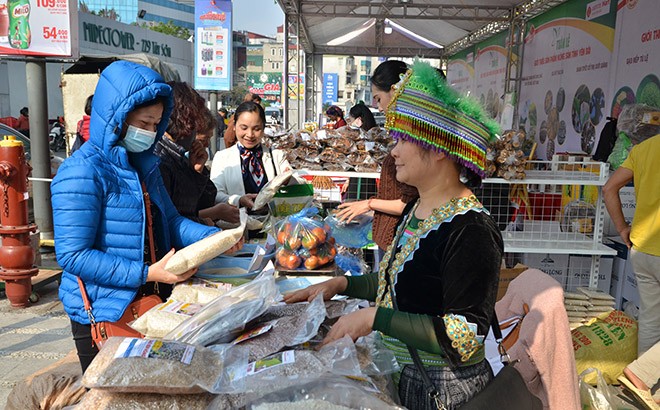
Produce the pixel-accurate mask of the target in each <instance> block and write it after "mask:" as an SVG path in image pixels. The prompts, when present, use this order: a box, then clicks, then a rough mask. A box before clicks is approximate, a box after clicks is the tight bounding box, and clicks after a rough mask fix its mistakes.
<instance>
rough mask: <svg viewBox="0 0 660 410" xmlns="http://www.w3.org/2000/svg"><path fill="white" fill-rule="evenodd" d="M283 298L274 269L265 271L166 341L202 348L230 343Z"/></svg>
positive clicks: (195, 317) (186, 323)
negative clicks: (250, 323)
mask: <svg viewBox="0 0 660 410" xmlns="http://www.w3.org/2000/svg"><path fill="white" fill-rule="evenodd" d="M280 297H281V295H280V293H279V291H278V288H277V286H276V285H275V278H274V277H273V270H269V271H268V272H267V271H264V272H262V273H261V274H260V276H258V277H257V278H256V279H254V280H253V281H252V282H248V283H246V284H244V285H241V286H237V287H235V288H233V289H232V290H231V291H229V292H227V293H226V294H224V295H222V296H220V297H219V298H217V299H216V300H214V301H213V302H211V303H209V304H208V305H206V306H204V307H203V308H202V309H200V310H199V311H198V312H197V313H195V314H194V315H193V316H191V317H190V318H189V319H187V320H185V321H184V322H182V323H181V324H180V325H179V326H177V327H176V328H175V329H173V330H172V331H171V332H170V333H168V334H167V335H165V339H166V340H176V341H180V342H186V343H194V344H200V345H203V346H208V345H210V344H212V343H228V342H230V341H232V340H234V339H235V338H236V337H237V336H238V335H239V334H240V332H242V331H243V329H244V328H245V324H246V323H248V322H249V321H251V320H252V319H254V318H256V317H257V316H259V315H261V314H262V313H264V312H265V311H266V309H267V308H268V306H270V305H272V304H273V303H274V302H275V300H277V299H279V298H280Z"/></svg>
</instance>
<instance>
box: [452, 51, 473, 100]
mask: <svg viewBox="0 0 660 410" xmlns="http://www.w3.org/2000/svg"><path fill="white" fill-rule="evenodd" d="M447 83H448V84H449V85H451V86H452V87H453V88H454V89H455V90H457V91H458V92H460V93H461V94H464V95H472V93H473V92H474V48H473V47H469V48H467V49H465V50H463V51H461V52H459V53H456V54H454V55H453V56H451V57H450V58H449V60H448V61H447Z"/></svg>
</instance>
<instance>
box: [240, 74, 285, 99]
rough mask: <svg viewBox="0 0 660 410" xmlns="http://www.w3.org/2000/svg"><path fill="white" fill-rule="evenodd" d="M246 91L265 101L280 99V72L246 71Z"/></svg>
mask: <svg viewBox="0 0 660 410" xmlns="http://www.w3.org/2000/svg"><path fill="white" fill-rule="evenodd" d="M247 87H248V91H249V92H251V93H252V94H257V95H259V96H261V98H263V99H264V100H266V101H271V102H274V101H280V98H281V95H282V73H248V74H247Z"/></svg>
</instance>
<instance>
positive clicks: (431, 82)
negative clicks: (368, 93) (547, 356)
mask: <svg viewBox="0 0 660 410" xmlns="http://www.w3.org/2000/svg"><path fill="white" fill-rule="evenodd" d="M397 87H398V88H397V92H396V94H395V96H394V98H393V99H392V101H391V102H390V103H389V107H390V108H389V109H388V110H387V113H386V116H387V122H386V124H387V125H386V127H387V128H388V131H389V133H390V135H391V136H392V138H394V139H395V140H396V141H397V143H396V146H395V147H394V149H393V150H392V153H391V155H392V156H393V157H394V162H395V164H396V179H397V180H398V181H400V182H405V183H407V184H410V185H412V186H414V187H416V188H417V190H418V192H419V199H418V200H417V201H415V202H411V203H409V204H408V205H406V207H405V209H404V211H403V214H402V218H401V221H400V223H399V225H398V227H397V230H396V235H395V237H394V239H393V240H392V242H391V243H390V244H389V246H388V248H387V252H386V253H385V257H384V259H383V262H382V263H381V267H380V270H379V271H378V272H377V273H371V274H367V275H362V276H341V277H336V278H332V279H331V280H328V281H326V282H323V283H320V284H317V285H312V286H310V287H308V288H306V289H303V290H300V291H297V292H294V293H290V294H288V295H286V296H285V297H284V300H285V301H286V302H287V303H293V302H298V301H303V300H308V301H311V300H312V299H313V298H314V297H316V295H318V294H321V293H322V294H323V297H324V298H325V299H326V300H327V299H330V298H332V297H334V296H335V295H336V294H344V295H348V296H351V297H357V298H361V299H366V300H369V301H371V302H375V306H374V307H367V308H364V309H360V310H358V311H356V312H353V313H349V314H348V315H345V316H342V317H341V318H339V320H338V321H337V322H336V323H335V324H334V325H333V326H332V328H331V329H330V331H329V332H328V334H327V336H326V338H325V339H324V340H323V344H325V343H329V342H332V341H334V340H336V339H339V338H342V337H344V336H346V335H348V336H350V337H351V338H352V339H353V340H355V339H357V338H358V337H361V336H366V335H368V334H369V333H371V332H372V331H373V330H375V331H378V332H379V333H380V334H381V335H382V338H383V344H384V346H385V347H386V348H388V349H389V350H391V351H392V353H393V354H394V356H395V357H396V359H397V362H398V363H399V364H400V365H401V372H400V373H395V374H394V375H393V376H394V377H395V379H398V392H399V397H400V398H401V404H402V405H403V406H405V407H406V408H409V409H420V410H430V409H438V408H445V409H447V410H451V409H458V408H460V407H462V406H463V405H464V404H465V403H467V402H468V401H469V400H470V399H471V398H472V397H474V396H475V395H476V394H478V393H479V392H480V391H481V390H483V389H484V388H485V387H486V385H487V384H488V383H489V381H490V380H491V379H492V378H493V373H492V370H491V368H490V365H489V364H488V361H487V360H485V348H484V339H485V337H486V335H487V333H488V330H489V326H490V323H491V320H492V318H493V313H494V310H495V309H494V307H495V299H496V296H497V284H498V277H499V271H500V263H501V260H502V253H503V248H504V244H503V241H502V236H501V234H500V231H499V229H497V226H496V224H495V222H494V221H493V220H492V218H490V216H489V215H488V211H487V210H486V209H485V208H484V207H483V205H482V204H481V203H480V202H479V200H478V199H477V198H476V197H475V196H474V194H473V193H472V191H471V190H470V188H469V187H468V186H467V185H465V184H464V183H463V182H462V179H461V176H462V175H465V174H466V173H469V174H473V176H474V178H476V179H479V180H480V179H481V178H483V177H484V176H485V174H486V172H485V167H486V147H487V146H488V143H489V141H492V140H494V139H495V138H496V135H497V133H498V131H499V128H498V126H497V124H496V123H495V122H493V121H492V120H490V119H489V118H488V116H487V114H486V113H485V112H484V111H483V110H482V109H481V107H480V106H479V104H478V102H476V101H471V100H467V99H464V98H459V94H458V93H457V92H456V91H454V90H453V89H451V88H450V87H449V86H448V85H447V84H446V82H445V80H444V79H442V77H441V76H440V74H439V73H438V72H437V71H436V69H435V68H433V67H431V66H430V65H429V64H428V63H422V62H416V63H414V64H413V65H412V67H411V68H410V70H409V71H408V72H407V73H406V74H405V76H404V78H403V80H402V82H401V83H399V84H398V85H397ZM409 347H412V348H415V349H416V350H417V351H418V354H419V356H420V360H421V362H422V365H423V366H424V368H425V369H426V373H427V374H428V376H429V378H430V379H431V383H432V384H433V386H434V388H435V389H437V391H438V392H439V397H437V398H436V399H437V401H436V400H433V399H432V398H431V397H429V394H428V393H429V390H428V388H427V387H426V386H425V383H424V382H423V381H422V377H423V376H422V374H423V373H422V372H421V371H420V370H419V368H418V367H417V366H416V365H415V364H413V359H412V356H413V355H412V354H411V353H410V352H409V350H408V348H409ZM438 401H439V402H440V404H442V405H443V406H444V407H441V406H440V404H439V403H438Z"/></svg>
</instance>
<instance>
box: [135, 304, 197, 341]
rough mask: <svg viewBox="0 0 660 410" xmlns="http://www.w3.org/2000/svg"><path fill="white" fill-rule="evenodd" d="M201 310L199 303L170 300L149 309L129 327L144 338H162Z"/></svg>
mask: <svg viewBox="0 0 660 410" xmlns="http://www.w3.org/2000/svg"><path fill="white" fill-rule="evenodd" d="M201 308H202V305H201V304H199V303H186V302H179V301H176V300H174V299H171V298H170V299H169V300H168V301H167V302H165V303H161V304H159V305H157V306H154V307H153V308H151V309H149V310H148V311H147V313H145V314H144V315H142V316H140V317H139V318H137V319H136V320H134V321H133V322H131V323H130V324H129V326H130V327H132V328H133V329H135V330H137V331H138V332H140V333H142V334H143V335H144V336H145V337H148V338H162V337H163V336H165V335H166V334H168V333H169V332H171V331H172V329H174V328H175V327H177V326H178V325H180V324H181V323H182V322H183V321H184V320H186V319H188V318H189V317H190V316H192V315H194V314H195V313H196V312H197V311H199V309H201Z"/></svg>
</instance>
